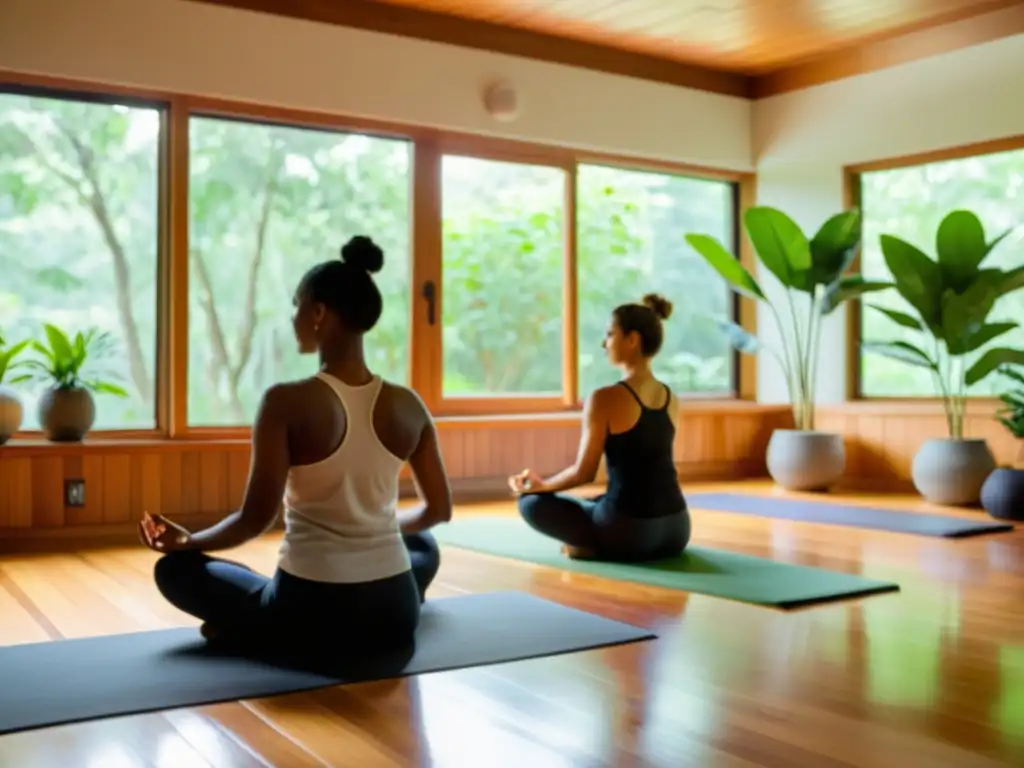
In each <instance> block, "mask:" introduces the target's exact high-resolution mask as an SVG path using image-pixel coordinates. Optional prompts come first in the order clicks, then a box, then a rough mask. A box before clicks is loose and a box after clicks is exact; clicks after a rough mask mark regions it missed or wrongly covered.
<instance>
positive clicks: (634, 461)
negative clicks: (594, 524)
mask: <svg viewBox="0 0 1024 768" xmlns="http://www.w3.org/2000/svg"><path fill="white" fill-rule="evenodd" d="M619 383H620V384H621V385H622V386H624V387H625V388H626V389H627V390H628V391H629V393H630V394H631V395H632V396H633V399H635V400H636V402H637V404H638V405H639V406H640V418H639V420H637V422H636V424H635V425H634V426H633V428H632V429H629V430H628V431H626V432H621V433H619V434H616V435H613V434H611V433H609V434H608V435H607V437H606V438H605V444H604V456H605V465H606V468H607V471H608V490H607V492H606V493H605V497H604V502H605V503H610V504H612V505H614V509H615V512H616V513H617V514H620V515H622V516H623V517H664V516H666V515H674V514H678V513H679V512H682V511H684V510H685V509H686V502H685V501H684V499H683V492H682V491H681V490H680V488H679V478H678V476H677V475H676V465H675V461H674V460H673V459H672V443H673V441H674V440H675V435H676V429H675V426H674V425H673V424H672V419H671V418H670V417H669V414H668V406H669V403H671V402H672V398H671V396H670V393H669V388H668V387H667V386H665V385H662V386H665V397H666V400H665V405H664V406H663V407H661V408H658V409H654V408H648V407H647V406H646V405H644V404H643V401H642V400H641V399H640V397H639V395H637V393H636V392H634V391H633V388H632V387H630V386H629V384H627V383H626V382H624V381H621V382H619Z"/></svg>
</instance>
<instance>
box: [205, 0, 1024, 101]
mask: <svg viewBox="0 0 1024 768" xmlns="http://www.w3.org/2000/svg"><path fill="white" fill-rule="evenodd" d="M187 1H188V2H198V3H205V4H208V5H219V6H224V7H229V8H235V9H238V10H245V11H255V12H259V13H265V14H271V15H275V16H285V17H289V18H295V19H302V20H306V21H314V22H320V23H324V24H334V25H338V26H345V27H353V28H356V29H364V30H368V31H372V32H381V33H384V34H392V35H398V36H401V37H410V38H415V39H420V40H429V41H432V42H437V43H444V44H447V45H455V46H460V47H463V48H473V49H477V50H485V51H492V52H495V53H503V54H508V55H511V56H521V57H524V58H530V59H536V60H538V61H547V62H551V63H554V64H563V65H566V66H572V67H580V68H583V69H591V70H594V71H597V72H605V73H607V74H614V75H622V76H625V77H633V78H637V79H641V80H649V81H653V82H658V83H665V84H668V85H674V86H679V87H683V88H694V89H697V90H702V91H708V92H711V93H720V94H725V95H728V96H738V97H742V98H747V99H762V98H767V97H770V96H775V95H778V94H780V93H787V92H789V91H796V90H800V89H803V88H809V87H812V86H815V85H821V84H823V83H827V82H831V81H834V80H841V79H844V78H848V77H854V76H856V75H861V74H865V73H867V72H874V71H878V70H882V69H887V68H889V67H893V66H897V65H899V64H905V63H908V62H911V61H915V60H918V59H922V58H926V57H929V56H934V55H937V54H941V53H948V52H950V51H955V50H958V49H960V48H965V47H968V46H972V45H979V44H981V43H986V42H990V41H992V40H997V39H999V38H1002V37H1008V36H1011V35H1016V34H1021V33H1024V0H988V2H985V3H983V4H981V5H979V6H975V7H974V8H972V9H968V10H960V11H958V12H956V13H953V14H947V15H945V16H943V17H942V18H938V19H933V20H931V21H929V22H921V23H920V24H918V25H917V26H916V27H915V28H913V29H911V30H907V29H901V30H897V31H894V32H891V33H880V34H879V35H877V36H875V37H874V38H872V39H870V40H867V41H863V42H861V43H858V44H856V45H851V46H847V47H842V48H839V49H837V50H835V51H831V52H829V53H827V54H824V55H821V56H815V57H811V58H808V59H806V60H804V61H800V62H794V63H793V64H791V65H789V66H785V67H782V68H779V69H776V70H773V71H772V72H769V73H765V74H759V75H754V74H749V75H748V74H742V73H736V72H730V71H723V70H718V69H713V68H710V67H702V66H698V65H695V64H687V63H683V62H679V61H673V60H669V59H664V58H659V57H656V56H650V55H647V54H643V53H637V52H632V51H627V50H622V49H618V48H612V47H608V46H604V45H598V44H595V43H588V42H584V41H580V40H575V39H570V38H564V37H558V36H555V35H549V34H542V33H539V32H533V31H530V30H526V29H520V28H516V27H509V26H503V25H500V24H495V23H491V22H486V21H477V20H473V19H464V18H461V17H458V16H453V15H449V14H444V13H438V12H434V11H425V10H421V9H418V8H413V7H409V6H403V5H391V4H388V3H383V2H375V0H187Z"/></svg>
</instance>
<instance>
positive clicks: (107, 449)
mask: <svg viewBox="0 0 1024 768" xmlns="http://www.w3.org/2000/svg"><path fill="white" fill-rule="evenodd" d="M934 407H939V406H938V405H936V406H934ZM789 411H790V407H789V405H787V404H775V403H770V404H769V403H756V402H753V401H750V400H733V399H724V398H723V399H721V400H682V401H681V402H680V404H679V414H680V416H681V417H682V418H686V416H687V415H702V416H713V415H729V414H740V413H746V414H764V415H766V416H767V415H775V414H786V413H789ZM580 417H581V411H579V410H575V411H558V412H549V413H524V414H491V415H479V416H438V417H436V419H435V423H436V424H437V428H438V431H440V432H445V431H447V430H468V429H529V428H538V429H541V428H545V427H573V426H578V425H579V423H580ZM249 444H250V431H249V429H248V428H246V427H235V428H230V427H229V428H206V429H203V428H197V429H196V430H195V431H193V432H192V433H190V434H188V435H185V436H183V437H164V436H162V435H159V434H156V433H154V434H153V435H152V436H138V435H132V436H124V435H120V434H118V433H116V432H95V433H93V434H92V435H90V436H88V437H87V438H86V439H85V440H84V441H83V442H81V443H51V442H49V441H47V440H45V439H44V438H43V437H42V436H41V435H40V434H39V433H24V434H21V435H16V436H15V437H13V438H11V440H10V442H8V443H7V444H6V445H2V446H0V459H3V458H29V457H32V456H65V455H81V454H103V453H160V452H165V451H168V452H173V451H179V452H193V451H234V450H238V451H248V449H249Z"/></svg>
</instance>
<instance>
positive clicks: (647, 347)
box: [612, 293, 672, 357]
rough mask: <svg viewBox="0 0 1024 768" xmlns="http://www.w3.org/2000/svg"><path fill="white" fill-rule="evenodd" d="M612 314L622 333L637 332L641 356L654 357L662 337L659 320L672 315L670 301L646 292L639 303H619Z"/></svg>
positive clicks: (662, 331) (659, 347) (666, 318)
mask: <svg viewBox="0 0 1024 768" xmlns="http://www.w3.org/2000/svg"><path fill="white" fill-rule="evenodd" d="M612 314H613V315H614V316H615V322H617V323H618V324H619V329H620V330H621V331H622V332H623V333H634V332H635V333H637V334H639V336H640V352H641V353H642V354H643V356H644V357H654V356H655V355H656V354H658V350H659V349H661V342H662V340H663V338H664V329H663V328H662V326H661V321H662V320H668V319H669V317H671V316H672V302H671V301H669V300H668V299H666V298H665V297H664V296H660V295H658V294H657V293H648V294H647V295H646V296H644V297H643V299H642V300H641V303H640V304H621V305H619V306H617V307H616V308H615V309H613V310H612Z"/></svg>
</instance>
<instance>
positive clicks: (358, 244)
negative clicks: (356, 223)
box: [341, 235, 384, 272]
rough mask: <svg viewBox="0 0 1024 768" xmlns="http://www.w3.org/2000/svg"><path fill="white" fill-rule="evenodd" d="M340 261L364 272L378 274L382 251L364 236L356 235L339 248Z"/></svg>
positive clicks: (382, 257) (382, 259)
mask: <svg viewBox="0 0 1024 768" xmlns="http://www.w3.org/2000/svg"><path fill="white" fill-rule="evenodd" d="M341 260H342V261H343V262H345V263H346V264H348V265H349V266H351V267H355V268H356V269H362V270H364V271H365V272H380V270H381V267H383V266H384V251H382V250H381V249H380V246H379V245H377V244H376V243H375V242H373V240H371V239H370V238H368V237H367V236H366V235H356V236H355V237H353V238H352V239H351V240H349V241H348V242H347V243H345V245H343V246H342V247H341Z"/></svg>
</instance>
